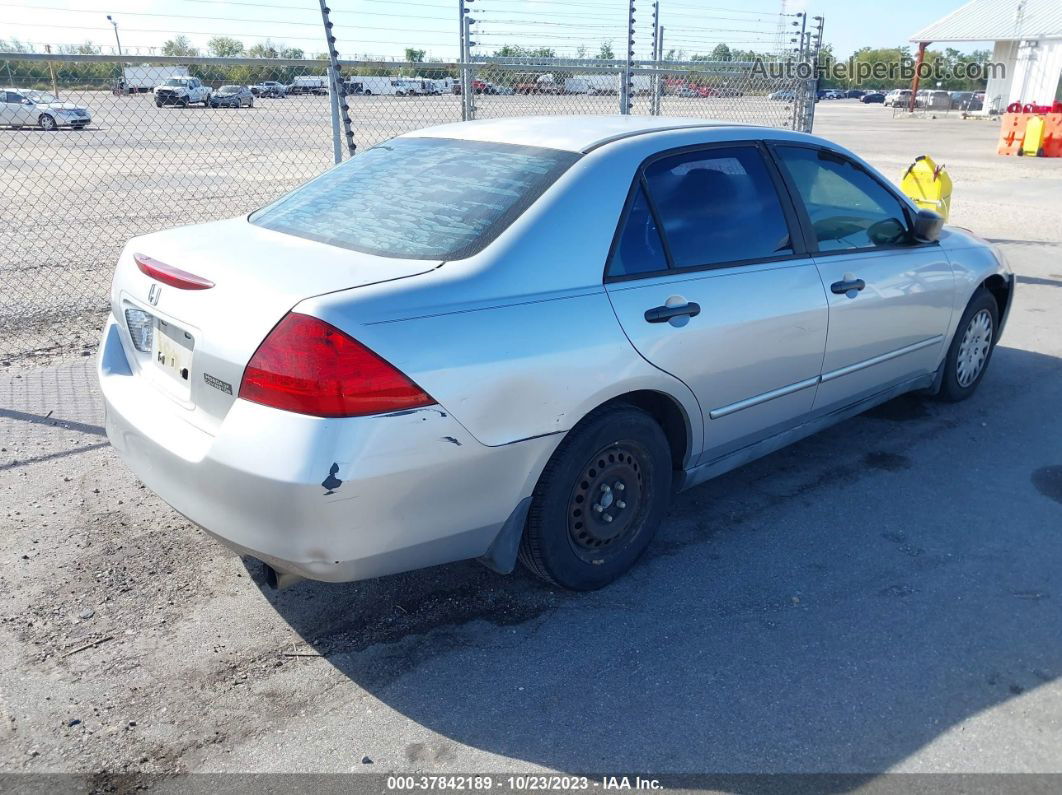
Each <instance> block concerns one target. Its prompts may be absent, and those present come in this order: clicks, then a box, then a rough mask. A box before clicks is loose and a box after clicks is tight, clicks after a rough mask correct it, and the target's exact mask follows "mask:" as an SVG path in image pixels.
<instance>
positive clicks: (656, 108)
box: [649, 0, 660, 116]
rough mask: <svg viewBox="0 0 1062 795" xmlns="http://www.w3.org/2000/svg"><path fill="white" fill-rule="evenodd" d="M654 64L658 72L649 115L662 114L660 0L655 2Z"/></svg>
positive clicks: (650, 94) (653, 80) (654, 77)
mask: <svg viewBox="0 0 1062 795" xmlns="http://www.w3.org/2000/svg"><path fill="white" fill-rule="evenodd" d="M653 66H654V68H655V69H656V73H655V74H654V75H653V79H652V83H651V85H650V86H649V115H650V116H659V115H660V104H659V99H660V95H659V88H660V74H659V70H660V0H654V2H653Z"/></svg>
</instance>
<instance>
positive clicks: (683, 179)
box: [645, 146, 793, 268]
mask: <svg viewBox="0 0 1062 795" xmlns="http://www.w3.org/2000/svg"><path fill="white" fill-rule="evenodd" d="M645 180H646V184H647V185H648V187H649V195H650V198H651V199H652V202H653V204H654V206H655V207H656V210H657V213H658V214H659V217H660V223H661V224H662V226H663V233H664V238H665V240H666V241H667V246H668V249H669V250H670V253H671V257H672V264H673V266H674V267H676V268H695V267H700V266H711V265H722V264H725V263H731V262H742V261H748V260H763V259H772V258H776V257H785V256H788V255H791V254H793V243H792V240H791V238H790V234H789V226H788V224H787V223H786V218H785V213H784V212H783V210H782V203H781V200H780V199H779V197H778V191H777V189H776V187H775V184H774V180H773V179H772V178H771V175H770V172H769V171H768V166H767V163H766V162H765V161H764V158H763V155H762V154H761V152H760V150H759V149H758V148H757V147H755V146H734V147H719V148H715V147H713V148H709V149H702V150H695V151H690V152H683V153H681V154H677V155H673V156H669V157H664V158H661V159H659V160H656V161H654V162H652V163H650V164H649V166H647V167H646V169H645Z"/></svg>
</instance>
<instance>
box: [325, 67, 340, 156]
mask: <svg viewBox="0 0 1062 795" xmlns="http://www.w3.org/2000/svg"><path fill="white" fill-rule="evenodd" d="M336 77H337V75H336V73H335V72H334V71H333V70H332V67H331V66H329V67H328V81H329V86H328V105H329V108H330V109H331V111H332V160H333V161H334V162H335V163H336V164H337V165H338V164H339V163H341V162H343V135H342V133H341V132H340V126H341V124H340V121H339V84H340V82H342V81H341V80H337V79H336Z"/></svg>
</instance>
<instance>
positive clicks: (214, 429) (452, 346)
mask: <svg viewBox="0 0 1062 795" xmlns="http://www.w3.org/2000/svg"><path fill="white" fill-rule="evenodd" d="M544 143H546V144H548V147H545V146H543V144H544ZM410 174H415V175H416V179H410ZM429 216H430V217H432V218H440V219H445V223H431V224H427V225H426V224H425V220H424V219H425V218H426V217H429ZM352 217H356V218H357V219H358V223H356V224H352V223H349V219H350V218H352ZM1013 290H1014V276H1013V273H1012V272H1011V270H1010V269H1009V268H1008V266H1007V264H1006V263H1005V262H1004V260H1003V258H1002V255H1001V254H1000V252H999V250H998V249H997V248H995V247H994V246H992V245H990V244H988V243H987V242H985V241H984V240H982V239H980V238H978V237H977V236H975V235H974V234H973V233H972V232H969V231H967V230H964V229H961V228H958V227H944V226H943V221H942V219H941V217H940V216H938V215H936V214H935V213H932V212H929V211H926V210H921V211H920V210H918V209H917V208H916V207H915V205H914V204H913V203H912V202H911V201H910V200H909V199H908V198H907V197H906V196H904V195H903V194H902V193H900V192H899V191H898V190H897V189H896V188H895V187H894V186H893V184H892V183H891V182H890V181H889V180H888V179H887V178H886V177H885V176H883V175H882V174H880V173H879V172H877V171H876V170H875V169H874V168H872V167H871V166H870V165H868V164H867V163H866V162H865V161H864V160H862V159H861V158H860V157H859V156H857V155H856V154H854V153H852V152H851V151H849V150H847V149H845V148H843V147H841V146H838V145H836V144H833V143H831V142H830V141H828V140H825V139H823V138H820V137H816V136H812V135H807V134H803V133H796V132H792V131H787V130H780V129H770V128H766V127H752V126H740V125H735V126H728V125H720V124H719V123H718V122H714V123H713V122H698V121H691V120H688V119H675V118H667V117H655V116H645V117H641V116H618V115H617V116H563V117H537V118H535V117H530V118H528V117H523V118H516V119H497V120H491V121H490V122H489V123H488V124H487V125H486V126H484V122H468V123H456V124H448V125H443V126H440V127H434V128H431V129H428V130H422V131H418V132H412V133H406V134H405V135H401V136H399V137H397V138H392V139H390V140H388V141H386V142H384V143H382V144H380V145H378V146H376V147H374V148H371V149H369V150H368V151H366V152H363V153H362V154H359V155H358V156H357V157H354V158H351V159H349V160H347V161H346V162H345V163H343V164H342V165H340V166H338V167H336V168H334V169H331V170H329V171H326V172H325V173H324V174H322V175H321V176H319V177H318V178H316V179H314V180H313V181H311V182H309V183H307V184H305V185H303V186H302V187H299V188H297V189H295V190H294V191H292V192H291V193H289V194H287V195H286V196H284V197H282V198H281V199H279V200H278V201H276V202H274V203H273V204H270V205H268V206H266V207H265V208H263V209H261V210H258V211H257V212H255V213H252V214H251V215H250V216H240V217H238V218H234V219H231V220H226V221H218V222H214V223H208V224H198V225H194V226H185V227H181V228H177V229H172V230H169V231H163V232H157V233H153V234H148V235H145V236H143V237H138V238H135V239H133V240H132V241H130V242H129V243H128V244H127V245H126V247H125V249H124V251H123V253H122V254H121V256H120V257H119V260H118V264H117V269H116V272H115V275H114V284H113V288H112V290H111V293H110V295H111V297H112V299H111V300H112V304H111V313H110V315H109V318H108V320H107V323H106V328H105V330H104V333H103V341H102V345H101V350H100V354H99V358H98V374H99V381H100V385H101V387H102V394H103V397H104V400H105V403H106V427H107V435H108V438H109V439H110V441H111V443H112V444H113V445H114V447H115V448H116V449H117V451H118V453H119V454H120V456H121V457H122V458H123V459H124V461H125V463H126V464H127V465H128V466H129V467H130V468H131V469H132V470H133V472H134V473H135V474H136V475H137V477H139V478H140V480H141V481H142V482H143V483H144V484H146V485H147V487H148V488H150V489H152V490H153V491H155V492H156V493H157V494H159V495H160V496H161V497H162V498H163V499H164V500H166V501H167V502H168V503H170V504H171V505H172V506H174V507H175V508H176V509H177V510H178V511H179V512H180V513H182V514H183V515H185V516H187V517H188V518H189V519H191V520H192V521H193V522H196V523H197V524H199V525H201V526H202V527H203V528H205V529H206V531H207V532H209V533H210V534H211V535H212V536H214V537H216V538H218V539H220V540H222V541H223V542H224V543H226V544H228V545H229V546H231V547H233V548H234V549H236V550H238V551H239V552H241V553H243V554H247V555H250V556H253V557H256V558H259V559H261V560H262V561H264V562H265V563H266V564H267V567H268V568H267V569H266V574H267V578H268V580H269V581H270V582H273V583H276V584H283V583H284V582H286V581H290V580H292V579H295V578H297V577H300V576H301V577H311V578H315V579H319V580H329V581H343V580H354V579H363V578H367V577H374V576H378V575H384V574H389V573H393V572H399V571H404V570H408V569H413V568H418V567H422V566H430V565H434V564H440V563H446V562H449V561H455V560H461V559H468V558H478V559H479V560H481V561H482V562H484V563H485V564H486V565H488V566H490V567H492V568H494V569H496V570H498V571H511V570H512V568H513V566H514V565H515V564H516V561H517V558H518V557H519V558H520V560H522V561H523V562H524V564H525V565H526V566H527V568H528V569H530V570H531V571H532V572H533V573H535V574H536V575H538V576H540V577H542V578H544V579H546V580H548V581H549V582H552V583H555V584H557V585H560V586H562V587H566V588H572V589H591V588H597V587H600V586H603V585H605V584H607V583H608V582H610V581H611V580H613V579H614V578H616V577H618V576H619V575H621V574H622V573H623V572H624V571H626V570H627V569H628V568H629V567H631V566H632V565H633V564H634V563H635V562H636V561H637V560H638V558H639V557H640V556H641V554H642V552H643V551H644V550H645V549H646V547H647V546H648V544H649V543H650V540H651V539H652V537H653V534H654V533H655V531H656V529H657V527H658V525H659V524H660V522H661V520H662V519H663V517H664V515H665V513H666V511H667V507H668V502H669V499H670V498H671V495H672V494H673V493H674V492H676V491H680V490H682V489H686V488H689V487H691V486H695V485H697V484H699V483H702V482H704V481H706V480H708V479H710V478H713V477H716V476H717V475H720V474H722V473H724V472H727V471H728V470H731V469H733V468H735V467H738V466H741V465H742V464H744V463H747V462H749V461H751V460H754V459H756V458H758V457H760V456H763V455H766V454H768V453H770V452H772V451H774V450H777V449H779V448H781V447H783V446H785V445H787V444H790V443H792V442H794V441H796V440H798V439H800V438H803V437H806V436H809V435H811V434H813V433H815V432H817V431H819V430H822V429H824V428H826V427H828V426H830V425H833V424H835V423H837V422H839V421H841V420H843V419H845V418H847V417H851V416H854V415H856V414H858V413H860V412H863V411H865V410H867V409H869V408H871V407H873V406H875V405H878V404H880V403H883V402H884V401H887V400H889V399H890V398H893V397H895V396H897V395H900V394H902V393H905V392H909V391H913V390H927V391H929V392H931V393H935V394H937V395H939V396H940V397H941V398H943V399H946V400H949V401H960V400H963V399H965V398H968V397H969V396H970V395H972V394H973V393H974V392H975V391H976V390H977V387H978V385H979V383H980V382H981V380H982V378H983V377H984V375H985V372H986V370H987V368H988V365H989V362H990V360H991V356H992V351H993V347H994V345H995V344H996V342H997V341H998V340H999V337H1000V333H1001V331H1002V329H1003V327H1004V324H1005V322H1006V319H1007V314H1008V310H1009V308H1010V306H1011V304H1012V303H1013V302H1012V295H1013ZM426 340H431V341H432V343H431V344H425V341H426Z"/></svg>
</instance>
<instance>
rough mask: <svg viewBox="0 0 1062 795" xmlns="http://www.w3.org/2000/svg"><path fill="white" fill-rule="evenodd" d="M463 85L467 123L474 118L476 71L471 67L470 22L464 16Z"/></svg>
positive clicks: (472, 42)
mask: <svg viewBox="0 0 1062 795" xmlns="http://www.w3.org/2000/svg"><path fill="white" fill-rule="evenodd" d="M464 22H465V25H464V27H465V67H464V75H465V83H466V86H467V90H466V91H463V92H462V99H463V100H464V103H465V118H466V119H468V120H469V121H472V119H474V118H476V70H475V67H474V66H473V65H472V45H473V44H475V42H474V41H472V20H471V19H469V18H468V16H467V15H466V16H465V19H464Z"/></svg>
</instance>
